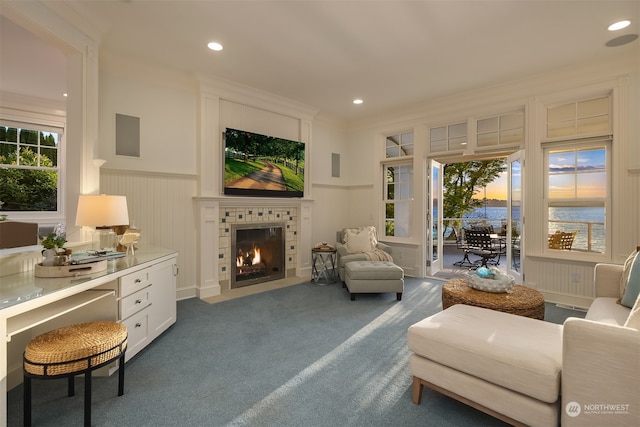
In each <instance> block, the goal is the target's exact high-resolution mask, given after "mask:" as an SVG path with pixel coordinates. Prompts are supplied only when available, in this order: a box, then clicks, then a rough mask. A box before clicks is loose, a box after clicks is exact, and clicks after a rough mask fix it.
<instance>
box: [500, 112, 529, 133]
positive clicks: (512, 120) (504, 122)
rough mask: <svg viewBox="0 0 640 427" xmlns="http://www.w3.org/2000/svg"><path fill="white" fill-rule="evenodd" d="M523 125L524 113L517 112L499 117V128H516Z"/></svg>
mask: <svg viewBox="0 0 640 427" xmlns="http://www.w3.org/2000/svg"><path fill="white" fill-rule="evenodd" d="M523 127H524V113H523V112H521V111H520V112H518V113H513V114H507V115H504V116H501V117H500V129H502V130H505V129H518V128H523Z"/></svg>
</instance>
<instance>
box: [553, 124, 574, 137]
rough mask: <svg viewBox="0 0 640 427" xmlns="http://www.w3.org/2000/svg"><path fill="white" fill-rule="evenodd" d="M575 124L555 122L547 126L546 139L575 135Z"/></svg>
mask: <svg viewBox="0 0 640 427" xmlns="http://www.w3.org/2000/svg"><path fill="white" fill-rule="evenodd" d="M575 127H576V125H575V122H573V121H571V122H556V123H548V124H547V138H558V137H561V136H571V135H575V133H576V129H575Z"/></svg>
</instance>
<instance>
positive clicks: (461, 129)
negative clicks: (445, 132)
mask: <svg viewBox="0 0 640 427" xmlns="http://www.w3.org/2000/svg"><path fill="white" fill-rule="evenodd" d="M466 136H467V124H466V123H459V124H456V125H451V126H449V138H459V137H466Z"/></svg>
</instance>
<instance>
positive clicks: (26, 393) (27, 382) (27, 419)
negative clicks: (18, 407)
mask: <svg viewBox="0 0 640 427" xmlns="http://www.w3.org/2000/svg"><path fill="white" fill-rule="evenodd" d="M124 354H125V353H124V352H123V353H122V355H121V356H120V357H119V363H118V365H119V367H118V396H122V395H124ZM92 372H93V370H89V371H87V372H85V373H84V425H85V427H88V426H91V399H92V397H91V373H92ZM76 375H77V374H76ZM76 375H71V376H69V378H68V379H67V395H68V396H69V397H71V396H73V395H74V394H75V377H76ZM23 378H24V379H23V383H22V388H23V390H22V397H23V399H22V400H23V402H24V407H23V412H22V416H23V420H24V425H25V427H27V426H29V427H30V426H31V377H29V376H27V375H24V377H23Z"/></svg>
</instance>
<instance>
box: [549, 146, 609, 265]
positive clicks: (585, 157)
mask: <svg viewBox="0 0 640 427" xmlns="http://www.w3.org/2000/svg"><path fill="white" fill-rule="evenodd" d="M609 152H610V142H609V141H604V142H603V141H599V142H598V141H596V142H588V141H581V142H580V141H579V142H575V143H573V144H570V145H568V146H564V147H558V148H556V147H548V148H546V149H545V160H546V163H547V167H546V170H547V188H546V200H547V223H548V232H549V245H548V247H549V249H554V250H557V249H560V250H572V251H583V252H595V253H604V252H605V249H606V227H607V217H608V216H609V215H607V211H608V207H609V202H608V201H609V191H608V182H609V177H608V175H609V173H608V171H609V166H608V164H609V162H608V158H609ZM556 233H571V234H572V238H571V239H570V240H571V242H568V243H566V244H563V245H562V246H558V242H556V241H555V240H556V239H557V238H559V234H556Z"/></svg>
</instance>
